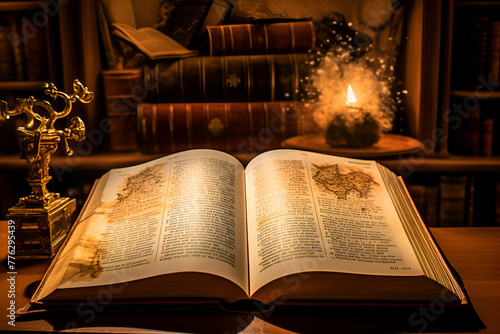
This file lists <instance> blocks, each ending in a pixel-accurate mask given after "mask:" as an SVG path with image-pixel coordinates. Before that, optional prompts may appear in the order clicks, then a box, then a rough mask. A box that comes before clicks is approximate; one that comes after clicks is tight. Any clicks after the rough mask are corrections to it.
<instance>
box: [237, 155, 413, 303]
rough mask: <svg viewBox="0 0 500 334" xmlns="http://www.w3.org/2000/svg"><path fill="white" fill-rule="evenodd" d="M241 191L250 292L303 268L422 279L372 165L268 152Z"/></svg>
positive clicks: (252, 165) (251, 166)
mask: <svg viewBox="0 0 500 334" xmlns="http://www.w3.org/2000/svg"><path fill="white" fill-rule="evenodd" d="M246 189H247V224H248V238H249V241H248V243H249V256H250V258H249V266H250V293H251V294H253V293H254V292H255V291H256V290H257V289H259V288H260V287H262V286H263V285H264V284H266V283H268V282H270V281H272V280H274V279H277V278H280V277H283V276H285V275H288V274H294V273H300V272H307V271H334V272H344V273H357V274H370V275H422V274H423V273H422V270H421V268H420V265H419V263H418V261H417V258H416V256H415V253H414V252H413V250H412V248H411V245H410V243H409V240H408V238H407V236H406V234H405V232H404V230H403V228H402V226H401V223H400V222H399V217H398V215H397V212H396V210H395V208H394V205H393V204H392V202H391V200H390V198H389V195H388V194H387V191H386V189H385V185H384V183H383V180H382V178H381V175H380V173H379V170H378V168H377V166H376V163H375V162H373V161H363V160H356V159H348V158H338V157H333V156H327V155H323V154H317V153H309V152H302V151H295V150H277V151H271V152H267V153H264V154H261V155H260V156H258V157H256V158H255V159H253V160H252V161H251V162H250V163H249V164H248V166H247V168H246ZM300 277H301V276H300V275H299V278H300ZM304 277H306V276H304ZM284 284H286V282H285V281H284ZM288 284H297V282H296V281H293V283H291V282H290V281H288Z"/></svg>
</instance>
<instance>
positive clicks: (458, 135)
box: [448, 104, 482, 156]
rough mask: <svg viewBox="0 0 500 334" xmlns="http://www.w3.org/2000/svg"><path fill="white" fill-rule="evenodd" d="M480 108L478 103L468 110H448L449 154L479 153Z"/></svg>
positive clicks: (469, 154)
mask: <svg viewBox="0 0 500 334" xmlns="http://www.w3.org/2000/svg"><path fill="white" fill-rule="evenodd" d="M481 108H482V106H480V105H479V104H478V105H477V106H476V107H475V108H474V109H472V110H471V111H470V112H469V111H466V110H464V109H463V108H462V109H458V108H455V109H454V110H453V111H452V112H450V121H449V126H450V130H449V134H450V138H449V141H448V144H449V145H448V151H449V152H450V153H451V154H457V155H468V156H476V155H479V149H480V142H481V133H480V132H481V131H480V130H481V115H480V113H481Z"/></svg>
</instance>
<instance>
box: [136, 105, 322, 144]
mask: <svg viewBox="0 0 500 334" xmlns="http://www.w3.org/2000/svg"><path fill="white" fill-rule="evenodd" d="M312 114H313V108H312V107H311V106H308V105H306V104H304V103H301V102H248V103H247V102H232V103H223V102H221V103H215V102H214V103H140V104H139V105H138V108H137V120H138V124H137V125H138V127H137V129H138V136H137V138H138V141H139V148H140V150H141V152H142V153H170V152H177V151H182V150H186V149H191V148H213V149H218V150H222V151H227V152H237V153H254V152H262V151H264V150H269V149H273V148H278V147H280V145H281V142H282V141H283V140H284V139H286V138H289V137H292V136H296V135H299V134H304V133H308V132H311V131H312V130H313V128H314V125H313V120H312Z"/></svg>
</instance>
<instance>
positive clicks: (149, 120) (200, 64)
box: [137, 21, 314, 153]
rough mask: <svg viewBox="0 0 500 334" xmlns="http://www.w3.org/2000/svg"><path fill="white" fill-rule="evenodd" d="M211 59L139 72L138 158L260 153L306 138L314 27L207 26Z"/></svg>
mask: <svg viewBox="0 0 500 334" xmlns="http://www.w3.org/2000/svg"><path fill="white" fill-rule="evenodd" d="M207 32H208V36H209V54H208V55H200V56H195V57H188V58H183V59H178V60H175V61H172V60H170V59H164V60H158V61H156V62H155V63H154V64H153V66H152V67H147V68H146V69H145V70H144V87H147V88H148V89H146V97H145V101H144V102H142V103H139V105H138V110H137V121H138V137H137V138H138V143H139V147H140V150H141V152H144V153H170V152H175V151H179V150H184V149H188V148H203V147H206V148H216V149H220V150H223V151H228V152H239V153H249V152H259V151H263V150H267V149H271V148H277V147H279V146H280V143H281V141H282V140H284V139H286V138H288V137H290V136H294V135H298V134H300V133H303V132H304V131H307V130H306V129H309V128H310V124H308V123H312V122H308V119H311V113H312V108H311V107H308V106H307V104H306V103H304V102H301V100H302V99H304V97H305V96H306V94H307V78H308V72H309V70H310V68H311V66H310V61H309V59H310V54H309V53H308V51H309V50H311V49H312V48H313V46H314V25H313V23H312V21H290V22H278V23H259V24H234V25H219V26H208V27H207Z"/></svg>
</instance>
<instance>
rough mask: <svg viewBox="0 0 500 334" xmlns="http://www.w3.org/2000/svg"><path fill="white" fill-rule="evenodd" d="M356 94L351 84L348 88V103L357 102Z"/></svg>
mask: <svg viewBox="0 0 500 334" xmlns="http://www.w3.org/2000/svg"><path fill="white" fill-rule="evenodd" d="M356 101H357V100H356V96H355V95H354V91H353V90H352V87H351V85H349V87H348V88H347V103H346V104H349V103H356Z"/></svg>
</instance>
